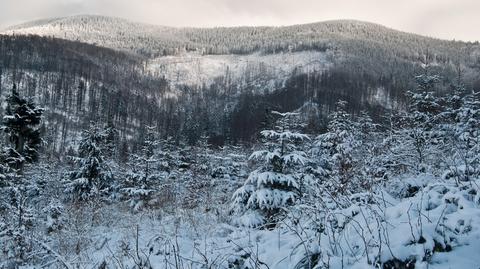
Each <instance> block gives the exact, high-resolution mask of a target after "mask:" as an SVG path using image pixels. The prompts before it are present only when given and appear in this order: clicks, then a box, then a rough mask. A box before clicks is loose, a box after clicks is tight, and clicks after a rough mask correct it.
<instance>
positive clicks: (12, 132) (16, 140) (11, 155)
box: [2, 85, 43, 173]
mask: <svg viewBox="0 0 480 269" xmlns="http://www.w3.org/2000/svg"><path fill="white" fill-rule="evenodd" d="M5 113H6V115H5V116H4V117H3V127H2V129H3V130H4V132H5V133H6V134H7V136H8V141H9V142H10V143H11V147H7V148H6V152H5V162H6V163H7V164H8V165H9V166H10V167H11V168H13V169H15V170H17V171H18V172H20V173H21V172H22V170H23V166H24V164H25V163H32V162H35V161H36V160H37V158H38V150H39V147H40V145H41V143H42V139H41V136H40V129H39V125H40V122H41V119H42V114H43V109H41V108H38V107H36V105H35V104H34V103H33V102H32V101H29V100H27V99H25V98H22V97H21V96H20V95H19V94H18V92H17V90H16V86H15V85H14V86H13V88H12V93H11V94H10V95H9V96H8V97H7V109H6V111H5Z"/></svg>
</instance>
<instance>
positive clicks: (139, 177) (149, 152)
mask: <svg viewBox="0 0 480 269" xmlns="http://www.w3.org/2000/svg"><path fill="white" fill-rule="evenodd" d="M155 129H156V127H155V126H146V134H145V138H144V141H143V143H142V146H141V149H140V152H139V153H138V154H132V155H131V157H130V162H129V170H128V172H127V175H126V178H125V181H124V182H123V186H122V190H121V191H122V192H123V193H124V194H125V195H126V197H127V199H128V200H129V201H130V205H131V207H132V208H133V209H134V210H135V211H138V210H141V209H143V208H145V207H147V206H148V205H149V204H152V203H153V202H154V201H153V200H154V197H153V194H154V193H155V192H156V191H157V190H158V188H157V187H158V183H159V180H160V176H159V175H158V173H157V169H155V168H156V167H154V165H155V164H156V163H158V160H157V159H156V150H157V147H158V140H157V137H156V131H155Z"/></svg>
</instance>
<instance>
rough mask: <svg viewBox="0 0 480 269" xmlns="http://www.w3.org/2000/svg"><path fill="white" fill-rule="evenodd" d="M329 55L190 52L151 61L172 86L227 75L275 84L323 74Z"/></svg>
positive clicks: (152, 69) (151, 67)
mask: <svg viewBox="0 0 480 269" xmlns="http://www.w3.org/2000/svg"><path fill="white" fill-rule="evenodd" d="M328 55H329V53H325V52H317V51H303V52H293V53H278V54H260V53H255V54H250V55H232V54H229V55H201V54H199V53H195V52H191V53H184V54H182V55H178V56H165V57H159V58H155V59H153V60H151V61H150V62H149V64H148V66H147V70H149V71H150V72H151V73H152V74H154V75H156V76H165V78H166V79H167V80H168V81H170V82H171V83H172V84H173V85H179V84H183V85H190V86H192V85H203V84H206V85H209V84H211V83H212V82H213V81H214V79H215V78H218V77H221V76H228V77H229V78H230V79H232V80H233V81H238V80H239V79H241V78H243V79H245V80H246V81H244V83H246V84H253V86H256V85H257V84H261V85H273V84H274V83H275V82H282V81H284V80H285V79H286V78H288V77H289V76H290V75H291V74H292V72H293V71H294V70H297V71H298V72H299V73H301V72H312V71H322V70H325V69H328V68H329V67H330V66H331V65H332V62H331V61H329V60H328Z"/></svg>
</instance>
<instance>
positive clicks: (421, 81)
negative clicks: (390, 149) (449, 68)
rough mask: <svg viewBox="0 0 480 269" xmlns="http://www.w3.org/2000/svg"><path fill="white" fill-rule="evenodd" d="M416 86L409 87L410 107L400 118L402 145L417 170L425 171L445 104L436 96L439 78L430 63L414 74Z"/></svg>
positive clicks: (432, 151)
mask: <svg viewBox="0 0 480 269" xmlns="http://www.w3.org/2000/svg"><path fill="white" fill-rule="evenodd" d="M415 81H416V83H417V87H416V88H415V89H414V90H412V91H409V92H408V93H407V94H408V97H409V104H408V111H407V113H405V114H404V116H403V118H402V119H401V121H403V122H402V125H404V127H405V128H404V129H402V130H400V132H399V135H400V136H401V137H402V139H401V140H402V142H403V148H404V149H405V150H407V152H413V154H410V155H411V156H412V159H411V160H409V161H410V163H411V164H412V165H413V166H414V169H415V170H416V172H426V168H427V167H428V165H430V164H431V158H432V156H433V154H434V153H435V152H438V151H437V150H436V146H437V145H438V141H439V139H441V137H440V133H439V132H438V129H436V127H437V126H438V123H439V121H440V120H441V114H442V107H441V106H440V104H439V98H437V97H436V96H435V90H436V89H435V87H436V84H437V83H438V82H440V77H439V76H438V75H431V74H429V67H428V65H426V66H424V73H423V74H421V75H418V76H416V77H415Z"/></svg>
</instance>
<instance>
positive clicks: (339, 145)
mask: <svg viewBox="0 0 480 269" xmlns="http://www.w3.org/2000/svg"><path fill="white" fill-rule="evenodd" d="M346 106H347V102H345V101H343V100H340V101H338V102H337V104H336V110H335V112H333V113H332V114H331V116H330V121H329V123H328V126H327V132H326V133H324V134H321V135H319V136H318V137H317V141H316V146H317V148H318V153H319V154H318V156H319V158H321V159H323V160H322V161H323V162H324V163H323V166H324V167H325V168H326V169H324V171H325V172H326V173H327V176H326V178H324V181H325V184H326V185H327V186H325V187H327V188H329V189H330V190H331V191H332V193H333V194H336V193H342V194H345V193H346V192H348V191H349V190H350V189H351V188H352V187H353V186H352V185H353V184H355V181H356V179H357V178H356V177H355V176H356V175H355V171H354V165H355V164H354V162H355V159H354V155H353V154H354V150H355V149H356V147H358V146H359V145H360V142H359V141H358V140H357V139H356V137H355V135H356V131H357V130H356V128H355V127H356V125H355V123H354V122H353V121H352V119H351V115H350V114H348V113H347V111H346ZM364 127H366V126H364Z"/></svg>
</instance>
